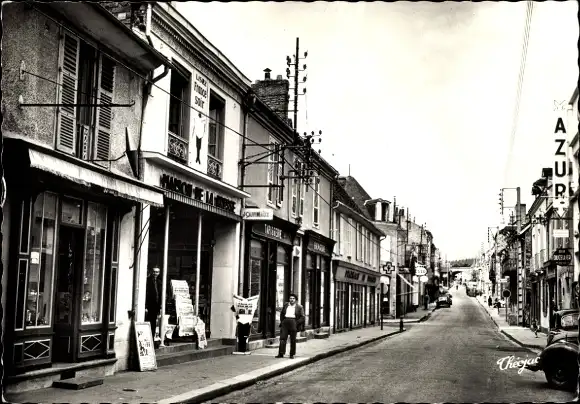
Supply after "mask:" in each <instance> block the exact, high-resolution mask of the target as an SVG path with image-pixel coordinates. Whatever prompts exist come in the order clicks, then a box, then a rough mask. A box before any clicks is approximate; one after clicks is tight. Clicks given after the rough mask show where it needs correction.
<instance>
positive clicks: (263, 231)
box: [252, 223, 292, 245]
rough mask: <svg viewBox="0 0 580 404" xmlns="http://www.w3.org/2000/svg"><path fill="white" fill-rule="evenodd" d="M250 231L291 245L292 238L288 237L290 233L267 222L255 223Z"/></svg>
mask: <svg viewBox="0 0 580 404" xmlns="http://www.w3.org/2000/svg"><path fill="white" fill-rule="evenodd" d="M252 232H254V233H255V234H258V235H260V236H264V237H267V238H271V239H274V240H278V241H281V242H283V243H286V244H290V245H292V238H291V237H290V234H288V233H287V232H285V231H284V230H282V229H279V228H278V227H276V226H273V225H270V224H268V223H255V224H254V225H253V226H252Z"/></svg>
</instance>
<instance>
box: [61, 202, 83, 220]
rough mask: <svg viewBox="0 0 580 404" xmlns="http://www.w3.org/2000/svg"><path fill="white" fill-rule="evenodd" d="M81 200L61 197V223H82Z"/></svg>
mask: <svg viewBox="0 0 580 404" xmlns="http://www.w3.org/2000/svg"><path fill="white" fill-rule="evenodd" d="M82 217H83V201H81V200H80V199H73V198H63V200H62V217H61V220H62V222H63V223H71V224H82V223H83V222H82Z"/></svg>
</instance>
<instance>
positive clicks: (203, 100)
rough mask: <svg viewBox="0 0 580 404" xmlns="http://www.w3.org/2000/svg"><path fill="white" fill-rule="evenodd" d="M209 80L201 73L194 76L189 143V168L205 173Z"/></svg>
mask: <svg viewBox="0 0 580 404" xmlns="http://www.w3.org/2000/svg"><path fill="white" fill-rule="evenodd" d="M208 115H209V86H208V80H207V79H206V78H205V77H203V76H202V75H201V74H199V73H197V72H196V73H194V75H193V109H192V110H191V117H192V119H191V121H192V123H191V127H192V134H191V138H190V141H189V144H190V146H189V148H190V149H189V150H190V153H189V166H190V167H194V168H196V169H198V170H202V171H203V172H205V171H206V169H207V142H208V131H209V124H210V122H211V121H210V119H209V117H208Z"/></svg>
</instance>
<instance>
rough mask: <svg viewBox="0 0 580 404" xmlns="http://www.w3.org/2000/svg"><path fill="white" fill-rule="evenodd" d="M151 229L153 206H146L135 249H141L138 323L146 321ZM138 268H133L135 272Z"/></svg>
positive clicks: (136, 316)
mask: <svg viewBox="0 0 580 404" xmlns="http://www.w3.org/2000/svg"><path fill="white" fill-rule="evenodd" d="M150 228H151V206H149V205H145V206H144V207H143V210H142V212H141V229H139V232H140V233H141V236H140V238H139V244H138V245H137V246H135V247H134V248H139V274H138V283H139V285H140V287H139V288H138V290H136V291H134V292H133V293H137V307H136V310H137V311H136V313H135V319H136V320H137V321H140V322H142V321H145V295H146V292H147V288H146V286H145V285H147V275H148V273H149V254H148V251H149V229H150ZM135 270H136V267H134V268H133V271H135Z"/></svg>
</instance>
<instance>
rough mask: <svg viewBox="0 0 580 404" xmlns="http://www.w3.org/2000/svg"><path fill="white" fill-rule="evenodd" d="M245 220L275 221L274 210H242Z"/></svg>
mask: <svg viewBox="0 0 580 404" xmlns="http://www.w3.org/2000/svg"><path fill="white" fill-rule="evenodd" d="M242 218H243V219H244V220H274V210H273V209H269V208H265V209H261V208H244V209H242Z"/></svg>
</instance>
